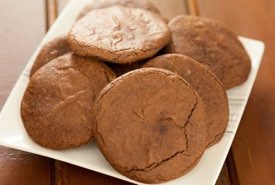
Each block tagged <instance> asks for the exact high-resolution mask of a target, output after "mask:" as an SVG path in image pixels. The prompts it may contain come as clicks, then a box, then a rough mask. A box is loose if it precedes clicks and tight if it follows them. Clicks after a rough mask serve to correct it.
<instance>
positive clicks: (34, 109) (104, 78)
mask: <svg viewBox="0 0 275 185" xmlns="http://www.w3.org/2000/svg"><path fill="white" fill-rule="evenodd" d="M114 78H115V76H114V74H113V72H112V71H111V70H110V69H109V68H108V67H107V66H106V65H105V64H103V63H101V62H98V61H96V60H93V59H86V58H81V57H78V56H76V55H72V54H66V55H63V56H61V57H58V58H56V59H54V60H52V61H51V62H49V63H48V64H46V65H44V66H43V67H42V68H40V69H39V70H38V71H37V72H36V73H35V74H34V75H33V76H32V77H31V79H30V82H29V85H28V87H27V89H26V91H25V94H24V97H23V99H22V103H21V117H22V120H23V123H24V126H25V128H26V131H27V132H28V134H29V136H30V137H31V138H32V139H33V141H35V142H36V143H38V144H40V145H42V146H44V147H47V148H51V149H57V150H60V149H66V148H71V147H76V146H80V145H82V144H86V143H88V142H89V141H91V139H92V138H93V134H92V125H93V124H92V122H93V119H94V117H93V116H92V115H91V112H92V108H93V105H94V102H95V99H96V97H97V95H98V94H99V92H100V91H101V90H102V89H103V87H104V86H105V85H106V84H108V83H109V82H110V81H111V80H112V79H114Z"/></svg>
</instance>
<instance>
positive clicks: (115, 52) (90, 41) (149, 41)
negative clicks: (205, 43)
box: [68, 6, 171, 63]
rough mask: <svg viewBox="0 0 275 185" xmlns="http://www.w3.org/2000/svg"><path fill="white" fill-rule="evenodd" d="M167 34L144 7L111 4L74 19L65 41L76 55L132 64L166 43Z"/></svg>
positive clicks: (168, 38)
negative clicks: (74, 21)
mask: <svg viewBox="0 0 275 185" xmlns="http://www.w3.org/2000/svg"><path fill="white" fill-rule="evenodd" d="M170 36H171V35H170V31H169V29H168V27H167V25H166V23H165V21H164V20H163V19H162V18H161V17H160V16H159V15H157V14H155V13H152V12H149V11H147V10H144V9H138V8H126V7H121V6H113V7H110V8H106V9H97V10H94V11H91V12H90V13H88V14H87V15H86V16H85V17H83V18H82V19H80V20H79V21H77V22H76V23H75V24H74V25H73V27H72V29H71V30H70V32H69V34H68V42H69V45H70V47H71V49H72V51H74V52H75V53H76V54H78V55H80V56H94V57H99V58H101V59H103V60H104V61H109V62H112V63H133V62H136V61H140V60H142V59H145V58H149V57H151V56H153V55H154V54H156V53H157V52H158V51H159V50H160V49H161V48H163V47H164V46H165V45H167V44H168V43H169V42H170V40H171V37H170Z"/></svg>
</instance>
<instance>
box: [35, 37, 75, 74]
mask: <svg viewBox="0 0 275 185" xmlns="http://www.w3.org/2000/svg"><path fill="white" fill-rule="evenodd" d="M69 52H70V48H69V45H68V42H67V36H60V37H57V38H55V39H53V40H51V41H49V42H48V43H46V44H45V45H44V46H43V47H42V49H41V50H40V52H39V53H38V55H37V57H36V59H35V61H34V63H33V65H32V69H31V73H30V76H32V75H33V74H34V73H35V72H36V71H37V70H38V69H39V68H41V67H42V66H44V65H45V64H47V63H48V62H50V61H51V60H53V59H55V58H57V57H59V56H61V55H64V54H66V53H69Z"/></svg>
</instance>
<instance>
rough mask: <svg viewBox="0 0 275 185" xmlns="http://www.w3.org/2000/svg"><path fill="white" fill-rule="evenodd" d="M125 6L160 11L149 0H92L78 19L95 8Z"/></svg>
mask: <svg viewBox="0 0 275 185" xmlns="http://www.w3.org/2000/svg"><path fill="white" fill-rule="evenodd" d="M116 5H119V6H125V7H129V8H142V9H145V10H148V11H152V12H155V13H159V10H158V9H157V8H156V7H155V6H154V5H153V3H151V2H150V1H148V0H138V1H137V0H100V1H92V2H91V3H90V4H88V5H87V6H86V7H85V8H84V9H83V10H82V11H81V12H80V14H79V15H78V18H77V19H80V18H82V17H83V16H85V15H86V14H87V13H88V12H90V11H91V10H95V9H102V8H108V7H111V6H116Z"/></svg>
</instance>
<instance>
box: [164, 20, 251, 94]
mask: <svg viewBox="0 0 275 185" xmlns="http://www.w3.org/2000/svg"><path fill="white" fill-rule="evenodd" d="M168 26H169V28H170V31H171V33H172V41H171V43H170V44H169V45H168V47H167V52H168V53H180V54H183V55H187V56H189V57H191V58H193V59H195V60H197V61H198V62H200V63H202V64H205V65H207V66H209V68H210V70H211V71H212V72H213V73H214V74H215V75H216V76H217V77H218V78H219V79H220V80H221V81H222V83H223V85H224V87H225V88H226V89H229V88H232V87H234V86H237V85H239V84H241V83H243V82H244V81H246V79H247V78H248V75H249V73H250V68H251V63H250V59H249V56H248V54H247V53H246V51H245V49H244V47H243V46H242V44H241V42H240V41H239V40H238V37H237V36H236V35H235V33H233V32H232V31H231V30H229V29H228V28H226V27H225V26H224V25H222V24H221V23H219V22H217V21H214V20H211V19H208V18H202V17H195V16H177V17H175V18H173V19H172V20H171V21H170V22H169V24H168Z"/></svg>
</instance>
